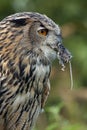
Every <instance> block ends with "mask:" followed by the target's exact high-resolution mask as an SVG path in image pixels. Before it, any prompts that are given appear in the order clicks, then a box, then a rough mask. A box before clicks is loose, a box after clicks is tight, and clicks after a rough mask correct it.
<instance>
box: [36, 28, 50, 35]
mask: <svg viewBox="0 0 87 130" xmlns="http://www.w3.org/2000/svg"><path fill="white" fill-rule="evenodd" d="M38 33H39V34H40V35H43V36H46V35H47V33H48V30H47V29H41V30H39V31H38Z"/></svg>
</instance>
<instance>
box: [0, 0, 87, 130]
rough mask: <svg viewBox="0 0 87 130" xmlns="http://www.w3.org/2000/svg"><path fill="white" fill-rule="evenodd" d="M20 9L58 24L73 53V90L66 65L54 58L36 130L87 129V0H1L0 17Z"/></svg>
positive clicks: (65, 41)
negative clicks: (42, 110)
mask: <svg viewBox="0 0 87 130" xmlns="http://www.w3.org/2000/svg"><path fill="white" fill-rule="evenodd" d="M23 11H33V12H39V13H42V14H46V15H47V16H48V17H50V18H52V19H53V20H54V21H55V22H56V23H57V24H59V25H60V27H61V30H62V36H63V44H64V45H65V46H66V47H67V48H68V49H69V50H70V51H71V53H72V55H73V59H72V68H73V80H74V88H73V90H70V74H69V65H68V64H67V65H66V69H65V71H64V72H62V71H61V66H60V65H59V63H58V60H56V61H55V62H54V63H53V68H52V73H51V78H50V79H51V91H50V96H49V98H48V101H47V103H46V106H45V112H43V113H42V114H41V115H40V117H39V118H38V121H37V124H36V127H35V130H87V0H53V1H51V0H0V20H2V19H3V18H4V17H6V16H8V15H10V14H13V13H16V12H23Z"/></svg>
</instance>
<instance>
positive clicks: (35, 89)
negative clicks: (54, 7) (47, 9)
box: [0, 12, 72, 130]
mask: <svg viewBox="0 0 87 130" xmlns="http://www.w3.org/2000/svg"><path fill="white" fill-rule="evenodd" d="M71 57H72V56H71V53H70V52H69V51H68V50H67V49H66V48H65V47H64V45H63V44H62V36H61V30H60V28H59V26H58V25H57V24H56V23H55V22H53V21H52V20H51V19H50V18H48V17H47V16H46V15H42V14H39V13H35V12H23V13H16V14H13V15H10V16H8V17H6V18H4V19H3V20H2V21H1V22H0V130H32V128H33V126H34V125H35V122H36V120H37V118H38V116H39V114H40V113H41V112H42V110H43V108H44V105H45V102H46V100H47V97H48V95H49V91H50V81H49V76H50V72H51V63H52V61H53V60H54V59H56V58H57V59H59V63H60V64H61V65H62V66H63V67H64V65H65V63H66V62H69V61H70V60H71Z"/></svg>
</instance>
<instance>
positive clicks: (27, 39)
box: [4, 12, 72, 64]
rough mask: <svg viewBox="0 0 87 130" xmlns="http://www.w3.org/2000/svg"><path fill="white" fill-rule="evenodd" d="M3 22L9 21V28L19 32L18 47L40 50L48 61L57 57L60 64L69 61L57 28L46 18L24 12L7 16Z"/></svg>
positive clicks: (69, 55) (69, 56)
mask: <svg viewBox="0 0 87 130" xmlns="http://www.w3.org/2000/svg"><path fill="white" fill-rule="evenodd" d="M4 20H5V21H10V22H11V23H12V27H11V28H17V29H16V30H17V32H18V30H21V31H20V32H21V33H22V34H21V36H22V38H21V39H20V40H19V41H18V43H20V46H25V48H27V49H33V50H41V51H42V52H43V54H44V55H45V57H46V58H47V59H49V60H51V59H52V60H53V59H55V58H56V57H58V59H59V60H60V62H61V64H64V63H65V62H68V61H69V60H70V59H71V57H72V56H71V54H70V52H69V51H68V50H67V49H66V48H65V47H64V46H63V44H62V36H61V31H60V28H59V26H58V25H57V24H56V23H55V22H53V21H52V20H51V19H50V18H48V17H47V16H45V15H42V14H39V13H32V12H25V13H18V14H14V15H11V16H8V17H7V18H5V19H4ZM10 25H11V24H10ZM16 35H17V34H16ZM16 44H17V43H16Z"/></svg>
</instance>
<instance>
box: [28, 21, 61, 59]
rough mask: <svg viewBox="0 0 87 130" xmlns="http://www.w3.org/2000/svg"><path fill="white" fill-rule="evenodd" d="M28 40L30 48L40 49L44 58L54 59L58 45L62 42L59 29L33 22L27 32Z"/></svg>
mask: <svg viewBox="0 0 87 130" xmlns="http://www.w3.org/2000/svg"><path fill="white" fill-rule="evenodd" d="M29 38H30V41H31V44H32V46H33V47H34V46H35V48H36V47H37V48H39V49H41V50H42V51H43V53H44V54H45V56H46V57H48V58H51V59H55V58H56V54H57V52H58V44H59V43H61V41H62V38H61V33H60V28H59V27H58V26H57V25H55V28H52V27H51V26H50V25H48V24H47V23H44V24H43V23H41V22H33V24H32V26H31V28H30V30H29Z"/></svg>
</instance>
